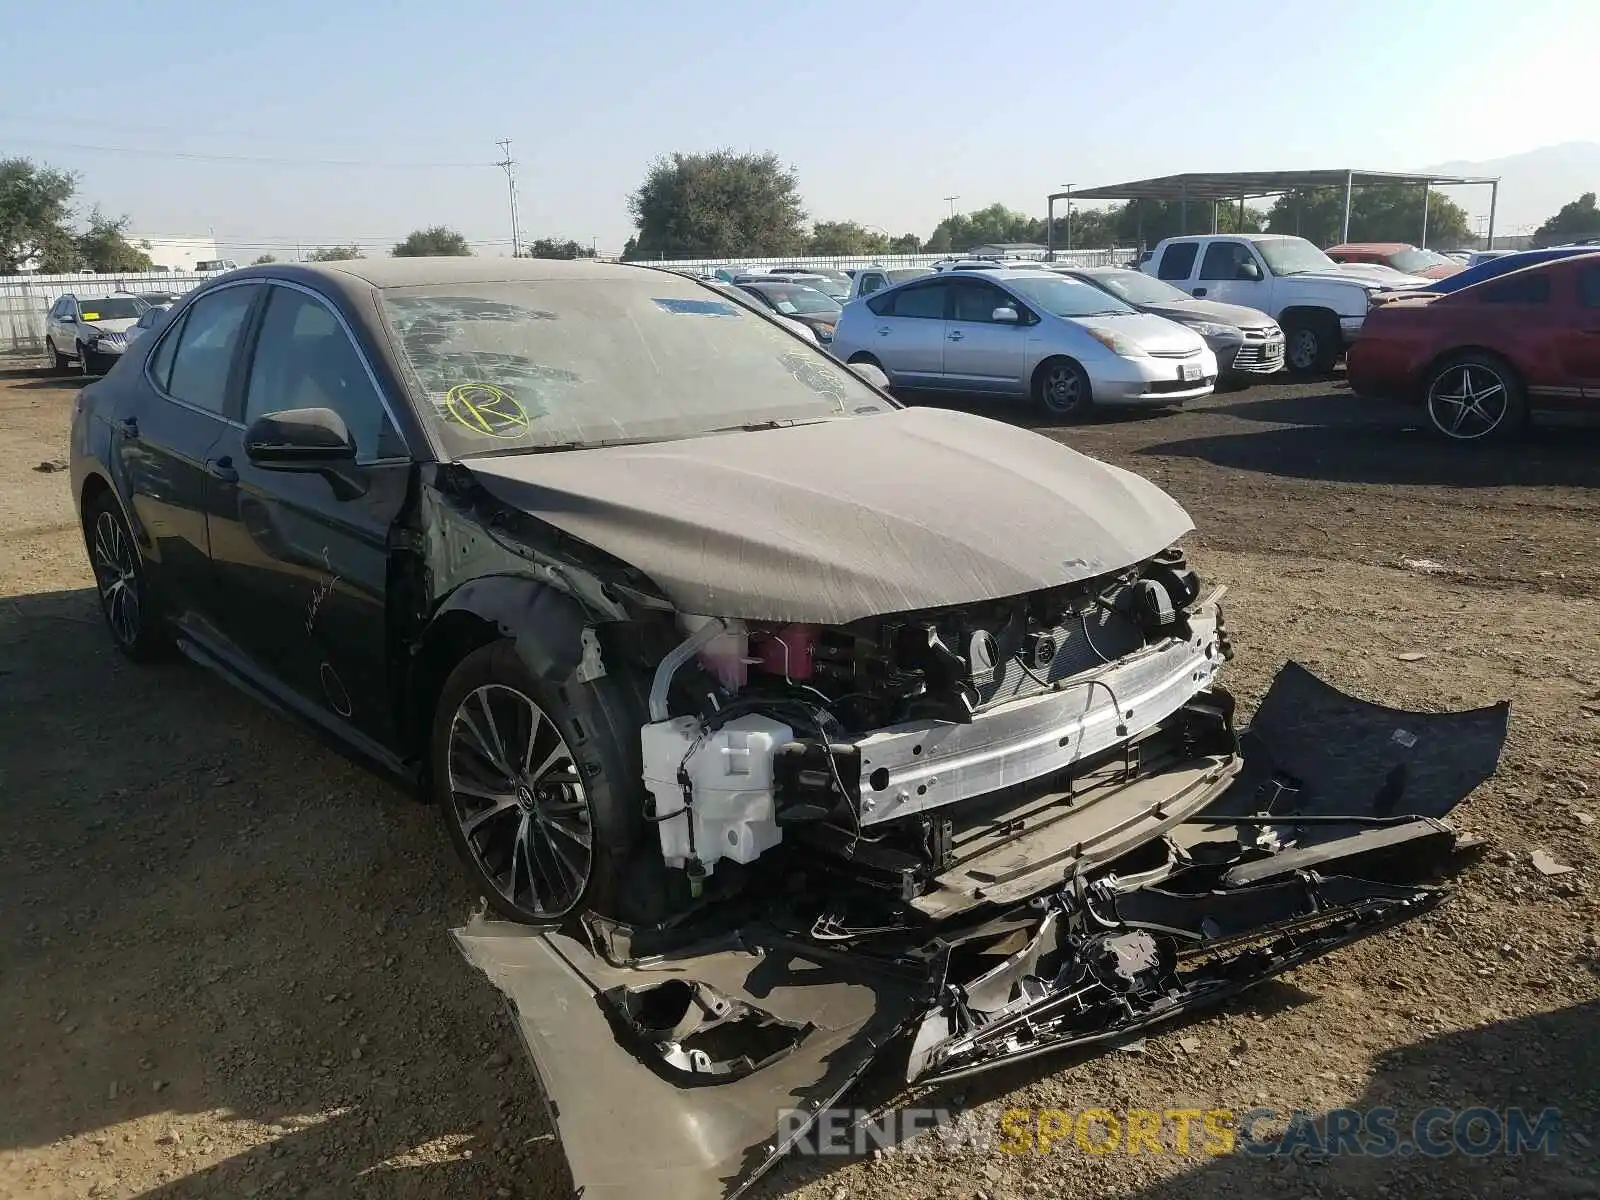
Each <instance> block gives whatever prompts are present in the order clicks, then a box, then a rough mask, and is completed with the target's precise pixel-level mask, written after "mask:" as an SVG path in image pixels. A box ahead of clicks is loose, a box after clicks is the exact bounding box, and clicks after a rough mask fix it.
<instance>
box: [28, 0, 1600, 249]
mask: <svg viewBox="0 0 1600 1200" xmlns="http://www.w3.org/2000/svg"><path fill="white" fill-rule="evenodd" d="M0 29H4V30H5V31H6V34H7V37H6V43H7V49H6V52H5V55H4V58H3V61H4V64H5V65H4V67H3V68H0V156H4V155H12V154H22V155H26V156H29V157H32V158H34V159H35V160H38V161H45V162H48V163H50V164H52V165H56V166H61V167H67V168H71V169H73V170H76V171H77V172H79V173H80V175H81V176H82V182H81V195H82V197H83V199H84V201H85V202H99V203H100V204H101V205H103V206H104V207H105V209H106V210H107V211H109V212H112V213H127V214H128V215H129V216H131V217H132V219H133V226H134V228H135V229H136V230H138V231H140V232H143V233H147V234H161V235H174V236H175V235H185V234H189V235H201V236H204V235H206V234H207V233H209V232H212V231H214V232H215V235H216V237H217V239H218V241H219V242H223V243H228V244H231V245H233V246H234V247H236V250H235V256H237V257H242V256H244V254H245V253H246V252H247V251H248V252H249V253H250V255H251V256H253V254H254V253H255V252H256V251H257V250H258V249H265V248H267V247H268V246H273V247H279V248H288V249H290V250H292V249H293V247H294V245H295V244H296V243H303V244H306V245H316V244H330V243H334V242H349V241H352V240H358V241H362V242H365V243H368V244H370V245H373V246H377V247H386V246H387V245H388V244H389V243H392V242H393V241H395V240H397V239H398V238H399V237H401V236H403V235H404V234H405V233H406V232H407V231H409V230H411V229H413V228H416V227H418V226H424V225H432V224H447V225H451V226H453V227H455V228H458V229H460V230H461V231H462V232H463V233H465V234H466V236H467V237H468V239H469V240H471V241H473V242H474V243H476V244H478V252H479V253H488V254H492V253H503V252H504V247H505V244H506V243H507V242H508V240H509V221H508V218H507V215H506V186H505V177H504V175H503V174H502V173H501V172H500V171H499V170H498V169H497V168H495V167H494V166H492V165H490V164H492V163H493V162H494V161H495V159H497V158H498V157H499V149H498V147H496V145H495V144H494V143H495V141H496V139H499V138H511V139H512V153H513V155H514V156H515V157H516V158H517V159H518V160H519V162H520V167H519V169H518V170H519V183H520V192H521V212H522V228H523V231H524V235H525V236H526V237H538V236H554V237H561V238H567V237H571V238H576V239H578V240H579V241H583V242H588V241H591V240H595V241H597V242H598V245H599V248H600V250H601V251H602V252H605V251H615V250H617V249H619V248H620V247H621V244H622V242H623V240H624V239H625V238H626V237H627V236H628V234H629V233H630V232H631V224H630V222H629V219H628V215H627V209H626V195H627V193H628V191H629V190H630V189H632V188H633V187H635V186H636V185H637V184H638V182H639V180H640V179H641V177H642V176H643V174H644V172H645V169H646V167H647V166H648V164H649V163H650V161H651V159H652V158H653V157H655V156H656V155H658V154H662V153H667V152H671V151H673V150H686V151H687V150H700V149H712V148H716V147H719V146H731V147H733V148H736V149H739V150H745V149H749V150H773V151H775V152H777V153H778V154H779V155H780V156H781V157H782V158H783V159H784V160H786V161H788V162H790V163H792V164H793V165H794V166H795V167H796V168H797V170H798V171H799V176H800V185H801V191H802V194H803V195H804V197H805V201H806V204H807V208H808V209H809V211H810V213H811V215H812V216H813V217H815V218H821V219H842V218H854V219H857V220H860V221H862V222H864V223H867V224H871V225H877V226H881V227H883V228H885V229H888V230H890V231H891V232H894V233H899V232H902V231H909V232H916V233H918V234H920V235H922V236H924V237H926V236H927V235H928V234H929V233H930V232H931V231H932V229H933V227H934V226H935V225H936V224H937V223H938V221H939V219H940V218H941V217H942V216H943V215H945V213H946V212H947V211H948V205H947V204H946V203H945V201H944V199H943V198H944V197H946V196H950V195H957V196H959V197H960V200H959V201H958V202H957V206H958V207H961V208H976V207H980V206H982V205H985V204H988V203H991V202H994V201H997V200H998V201H1002V202H1004V203H1006V204H1008V205H1010V206H1011V207H1014V208H1021V209H1024V210H1026V211H1029V212H1034V213H1037V214H1039V215H1042V214H1043V210H1044V200H1043V197H1044V195H1045V194H1046V193H1047V192H1049V191H1051V190H1054V189H1055V188H1056V187H1057V186H1058V185H1060V184H1062V183H1073V184H1075V185H1081V186H1086V185H1092V184H1096V183H1112V182H1117V181H1120V180H1122V179H1126V178H1135V177H1139V176H1144V175H1156V174H1168V173H1172V172H1177V171H1185V170H1244V169H1254V170H1264V169H1273V168H1279V169H1289V168H1295V167H1345V166H1353V167H1368V168H1372V169H1394V170H1404V169H1408V168H1415V167H1421V166H1424V165H1427V164H1433V163H1438V162H1443V161H1448V160H1455V159H1473V160H1476V159H1485V158H1494V157H1498V156H1501V155H1506V154H1513V153H1517V152H1519V151H1523V150H1529V149H1532V148H1534V147H1536V146H1546V145H1552V144H1555V143H1559V142H1565V141H1574V140H1580V139H1600V108H1597V106H1596V104H1595V102H1594V98H1593V97H1594V92H1593V88H1594V77H1595V73H1596V72H1597V71H1600V60H1597V59H1596V57H1595V50H1596V46H1597V45H1600V0H1338V2H1337V3H1328V2H1327V0H1250V2H1249V3H1241V2H1237V0H1118V2H1117V3H1083V2H1081V0H1079V2H1073V0H1056V2H1055V3H1053V4H1048V3H1047V4H1038V3H1033V4H1009V5H1008V4H1001V3H977V2H975V0H960V2H958V0H920V2H918V3H887V2H882V0H850V2H838V0H808V2H807V3H792V4H781V3H770V2H768V3H760V2H757V0H742V2H741V3H732V2H729V0H679V2H678V3H663V2H661V0H628V2H622V0H589V2H587V3H560V4H554V3H549V2H548V0H544V2H541V0H522V2H520V3H518V2H514V0H454V2H452V3H439V2H438V0H431V2H428V3H422V2H420V0H386V2H385V3H382V4H380V3H376V2H374V0H342V2H341V0H273V2H271V3H260V2H255V3H249V2H247V3H243V4H239V3H217V2H216V0H208V2H205V3H200V2H195V0H142V2H141V3H140V4H137V5H128V4H123V5H112V6H99V5H89V6H83V5H65V6H63V5H59V4H51V3H43V2H41V0H0ZM46 48H48V49H49V50H50V52H49V53H40V52H39V51H42V50H44V49H46ZM240 159H254V160H271V161H238V160H240ZM308 160H322V161H321V162H320V163H317V162H312V161H308ZM1457 198H1458V200H1459V201H1460V202H1461V203H1463V204H1464V205H1466V207H1467V208H1468V210H1469V212H1476V211H1478V210H1479V209H1480V208H1484V207H1486V199H1484V200H1480V199H1479V198H1478V197H1476V196H1474V195H1473V194H1472V192H1470V191H1466V190H1463V191H1462V192H1461V193H1460V194H1459V195H1458V197H1457ZM1512 199H1513V198H1511V197H1506V198H1505V201H1504V202H1506V203H1509V202H1510V201H1511V200H1512ZM1539 215H1541V214H1528V216H1527V217H1525V218H1524V219H1537V218H1538V216H1539Z"/></svg>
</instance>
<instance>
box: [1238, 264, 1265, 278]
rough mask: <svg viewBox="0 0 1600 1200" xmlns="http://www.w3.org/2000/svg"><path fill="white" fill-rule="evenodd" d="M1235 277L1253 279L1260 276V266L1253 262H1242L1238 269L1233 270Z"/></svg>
mask: <svg viewBox="0 0 1600 1200" xmlns="http://www.w3.org/2000/svg"><path fill="white" fill-rule="evenodd" d="M1233 277H1234V278H1235V279H1248V280H1251V281H1255V280H1258V279H1260V278H1261V268H1260V267H1258V266H1256V264H1255V263H1253V262H1242V263H1240V264H1239V269H1238V270H1237V271H1235V272H1234V275H1233Z"/></svg>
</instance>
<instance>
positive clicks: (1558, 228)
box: [1533, 192, 1600, 246]
mask: <svg viewBox="0 0 1600 1200" xmlns="http://www.w3.org/2000/svg"><path fill="white" fill-rule="evenodd" d="M1591 237H1600V209H1597V208H1596V207H1595V194H1594V193H1593V192H1585V193H1584V194H1583V195H1581V196H1579V197H1578V198H1577V199H1576V200H1569V201H1568V202H1567V203H1566V204H1563V205H1562V206H1561V208H1560V211H1558V212H1557V213H1556V215H1555V216H1553V217H1551V218H1550V219H1549V220H1548V221H1546V222H1545V223H1544V224H1543V225H1541V226H1539V228H1537V229H1535V230H1534V231H1533V244H1534V245H1535V246H1559V245H1561V244H1562V243H1563V242H1570V241H1574V240H1576V239H1578V238H1591Z"/></svg>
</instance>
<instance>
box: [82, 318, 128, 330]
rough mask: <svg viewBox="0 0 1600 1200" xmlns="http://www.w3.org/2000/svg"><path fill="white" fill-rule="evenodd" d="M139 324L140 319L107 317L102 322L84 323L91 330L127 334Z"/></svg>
mask: <svg viewBox="0 0 1600 1200" xmlns="http://www.w3.org/2000/svg"><path fill="white" fill-rule="evenodd" d="M138 323H139V318H138V317H107V318H105V319H104V320H100V321H85V322H84V324H85V325H87V326H89V328H91V329H98V330H99V331H100V332H101V333H126V332H127V331H128V330H130V329H132V328H133V327H134V326H135V325H137V324H138Z"/></svg>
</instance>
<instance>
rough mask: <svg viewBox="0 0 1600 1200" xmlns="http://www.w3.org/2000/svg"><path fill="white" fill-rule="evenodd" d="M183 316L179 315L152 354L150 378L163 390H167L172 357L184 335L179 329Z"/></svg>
mask: <svg viewBox="0 0 1600 1200" xmlns="http://www.w3.org/2000/svg"><path fill="white" fill-rule="evenodd" d="M182 320H183V318H182V317H179V318H178V320H177V321H176V322H174V323H173V326H172V328H171V329H169V330H168V331H167V334H166V336H165V337H163V338H162V339H161V344H160V345H159V346H157V347H156V350H155V353H154V354H152V355H151V356H150V378H151V379H153V380H154V381H155V385H156V386H157V387H158V388H160V389H161V390H162V391H163V392H164V391H166V390H167V376H168V375H170V374H171V373H172V357H173V355H174V354H175V353H177V349H178V339H179V338H180V337H182V336H183V334H182V332H181V331H180V329H179V325H180V324H181V323H182Z"/></svg>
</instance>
